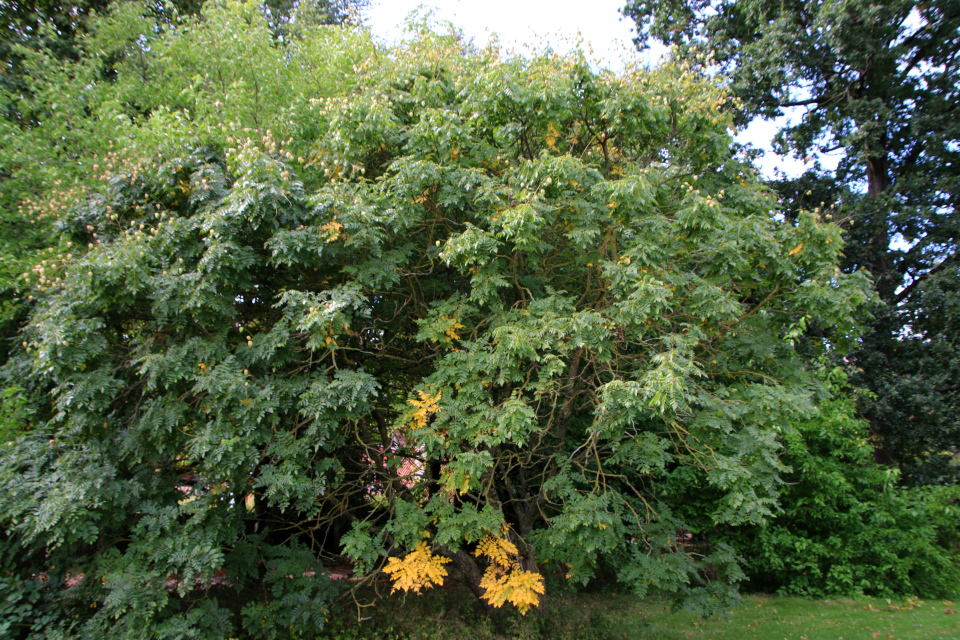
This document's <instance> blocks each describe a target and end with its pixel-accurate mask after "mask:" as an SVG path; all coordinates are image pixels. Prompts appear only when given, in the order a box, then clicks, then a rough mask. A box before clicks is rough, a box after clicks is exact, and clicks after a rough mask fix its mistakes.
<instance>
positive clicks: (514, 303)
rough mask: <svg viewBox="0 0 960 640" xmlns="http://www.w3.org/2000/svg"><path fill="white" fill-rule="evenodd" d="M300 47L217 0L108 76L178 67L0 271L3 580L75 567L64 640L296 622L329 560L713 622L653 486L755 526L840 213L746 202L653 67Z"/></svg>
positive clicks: (844, 288) (712, 566) (803, 404)
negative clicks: (11, 572) (40, 256)
mask: <svg viewBox="0 0 960 640" xmlns="http://www.w3.org/2000/svg"><path fill="white" fill-rule="evenodd" d="M112 20H114V21H113V22H110V21H108V22H107V23H105V24H109V25H115V26H117V28H120V27H119V26H118V25H122V24H127V22H124V21H125V20H130V21H131V22H130V24H135V23H136V20H138V18H136V16H133V17H131V16H129V15H126V14H120V13H118V14H116V15H115V16H114V17H113V18H112ZM124 29H126V27H124ZM125 32H126V33H136V32H138V31H137V29H134V30H133V31H125ZM140 33H141V34H142V31H141V32H140ZM312 33H314V36H313V37H306V36H305V37H304V38H303V39H298V40H296V42H295V43H291V44H290V45H289V48H284V47H277V46H276V44H275V43H274V42H273V40H272V38H271V36H270V34H269V30H268V28H267V27H266V25H265V23H264V22H263V19H262V15H261V14H260V13H259V11H258V10H255V8H252V7H251V6H248V5H230V6H228V7H227V8H224V9H219V8H218V9H216V10H212V11H211V13H209V14H207V16H206V18H205V20H204V21H203V22H201V23H197V24H196V25H195V27H194V28H191V29H190V30H184V31H183V32H182V33H181V34H179V35H176V36H174V35H164V34H159V35H157V36H156V38H157V40H156V41H152V44H151V46H150V49H149V51H146V50H143V49H142V47H139V45H137V50H135V54H136V55H131V57H130V59H129V64H130V67H129V70H130V71H131V72H132V75H131V78H130V79H129V84H127V83H126V82H127V81H125V80H123V79H117V80H116V81H115V82H114V83H112V84H111V85H110V91H118V92H119V93H118V94H111V95H124V93H123V92H125V91H126V92H129V93H127V94H126V95H127V96H128V97H129V96H130V95H131V93H132V92H133V91H134V90H135V88H136V87H139V85H138V84H137V81H136V74H137V73H139V68H138V67H137V66H136V65H137V59H138V58H140V56H141V54H142V55H143V56H147V57H149V58H151V59H153V60H154V63H152V64H155V65H156V66H155V67H151V68H154V69H155V70H156V71H157V72H158V73H159V72H161V71H163V72H165V73H169V74H172V76H176V77H187V78H195V82H194V85H193V86H192V87H191V88H189V89H181V90H180V91H179V92H178V93H176V92H174V91H173V90H172V87H173V84H172V82H171V83H164V82H160V83H158V85H156V86H155V93H150V92H145V93H144V95H143V97H142V100H143V101H144V102H142V103H141V104H148V103H149V101H150V100H155V101H156V102H155V103H154V104H155V107H153V108H152V109H151V110H150V111H149V113H144V114H143V115H142V119H143V122H141V123H139V124H137V125H126V124H125V125H124V126H125V128H126V129H125V135H126V137H121V140H123V141H124V145H125V149H124V151H123V152H122V154H120V155H118V156H117V157H118V158H120V157H123V158H131V159H132V161H131V162H126V163H123V165H122V166H120V165H118V164H114V165H113V166H110V165H106V169H102V168H101V169H99V171H100V173H99V174H98V175H94V176H91V177H90V179H91V186H90V187H89V188H88V189H86V190H85V191H83V192H80V193H78V194H76V197H70V198H67V197H66V196H64V200H63V210H62V211H58V212H57V214H56V215H55V216H54V218H55V229H56V232H57V233H58V234H59V243H60V244H59V245H58V247H60V251H59V253H58V254H57V255H56V258H55V259H50V260H48V262H46V263H41V264H39V265H38V267H37V269H35V270H34V271H33V272H32V273H31V274H29V275H28V277H27V280H26V282H27V283H28V284H29V286H31V287H32V289H31V295H33V296H34V298H35V304H34V306H33V308H32V310H31V314H30V319H29V323H28V325H27V326H26V327H25V329H24V330H23V332H22V336H21V340H22V343H23V347H22V349H18V350H17V352H16V354H15V355H14V357H12V358H11V361H10V362H9V363H8V366H7V372H8V375H19V376H22V377H23V378H24V379H25V381H26V384H27V385H28V386H29V389H30V390H31V393H32V394H33V395H32V398H33V399H34V402H36V403H37V406H38V415H40V416H42V419H38V420H37V421H36V424H33V425H31V427H30V429H29V430H27V431H26V432H25V433H24V434H23V435H22V436H21V437H19V438H18V440H17V441H16V444H15V446H13V447H11V448H9V449H7V450H4V452H3V457H2V459H0V513H2V514H3V526H4V528H5V529H6V530H7V531H8V535H9V539H10V541H11V544H13V545H16V546H18V547H19V548H22V549H24V550H27V551H29V553H26V554H25V555H24V557H23V558H22V561H21V563H20V565H19V567H20V568H19V569H18V570H20V571H21V573H24V572H26V571H30V572H32V573H33V574H39V573H41V572H42V573H45V574H47V575H49V576H61V577H62V578H63V579H64V580H66V578H68V577H70V576H78V575H80V574H82V576H83V578H82V579H81V580H80V581H79V584H78V585H77V586H75V587H73V588H71V589H59V590H55V591H54V594H53V595H54V597H53V602H52V604H51V605H50V607H51V610H53V611H56V612H57V613H58V616H60V617H58V618H57V619H58V620H60V621H61V622H63V623H64V624H67V623H69V625H72V626H71V628H72V629H73V631H69V630H66V631H64V633H65V634H68V633H73V634H74V635H75V636H81V637H108V638H109V637H117V638H121V637H141V636H146V637H154V636H155V637H184V636H186V635H189V634H194V635H196V636H197V637H229V636H230V635H231V634H239V633H243V634H245V635H246V636H249V637H263V638H274V637H297V636H298V635H300V634H307V633H313V632H314V631H316V630H317V629H319V628H320V627H321V626H322V624H323V618H324V616H325V615H326V611H327V607H328V606H329V603H330V600H331V598H332V597H333V596H334V594H335V590H334V588H333V585H331V584H330V581H329V580H328V579H327V578H326V576H325V571H324V570H323V569H322V567H321V566H320V564H319V562H320V560H322V559H326V560H329V561H333V560H339V559H340V554H341V553H346V554H347V555H348V557H350V558H351V559H352V560H353V561H354V562H355V563H356V564H355V566H356V568H357V569H358V570H359V571H360V572H361V573H363V574H366V575H363V576H359V577H363V578H369V577H372V576H374V575H376V572H377V571H378V570H380V569H381V568H383V567H384V566H385V565H386V563H387V562H388V558H389V559H390V560H393V561H394V562H393V565H392V566H394V567H396V566H401V565H402V566H408V565H409V567H408V568H411V567H412V569H414V570H416V569H417V567H420V566H424V565H425V564H430V565H431V566H434V565H436V566H439V565H441V564H447V562H448V561H449V565H448V566H450V568H451V574H452V573H454V569H455V570H456V574H457V575H458V576H459V577H460V578H461V579H462V580H463V581H464V582H465V583H467V584H468V586H469V587H470V588H471V589H472V591H473V592H474V594H475V595H477V596H478V597H480V598H484V596H485V595H487V594H486V587H485V586H484V585H490V584H501V583H502V584H508V583H509V589H508V590H509V593H510V594H511V595H510V596H509V597H510V601H511V602H518V603H522V605H523V606H524V607H526V606H527V605H529V604H531V603H534V602H537V598H536V596H535V595H534V593H539V591H538V590H537V588H538V587H539V585H541V584H542V579H541V576H540V575H539V573H538V572H539V570H540V569H539V567H541V566H546V567H554V568H557V569H560V570H561V571H562V572H563V574H564V575H565V576H566V577H565V578H564V579H565V580H567V581H570V582H580V583H582V582H585V581H588V580H589V579H590V578H591V577H592V576H593V575H594V573H595V571H596V567H597V565H598V562H599V561H600V560H604V559H606V560H611V561H615V562H616V563H617V566H618V578H619V580H620V581H621V582H622V583H623V584H624V585H625V586H626V587H628V588H630V589H632V590H633V591H635V592H637V593H645V592H647V591H651V590H652V591H664V592H670V593H677V594H679V595H680V596H681V597H682V598H683V599H684V602H685V604H686V606H687V607H688V608H690V609H691V610H694V611H697V612H698V613H700V614H703V615H709V614H710V613H711V612H713V611H718V610H721V609H723V608H724V607H726V606H728V605H729V604H730V603H731V602H732V601H733V600H734V599H735V594H734V590H735V585H736V582H737V581H738V580H739V578H740V576H741V573H740V570H739V568H738V567H737V564H736V560H735V557H734V555H733V553H732V552H731V551H730V550H729V549H728V548H725V547H718V548H717V549H715V550H714V552H713V553H712V554H711V555H709V556H708V557H706V558H700V557H699V556H698V555H696V554H692V553H688V552H686V551H685V549H684V548H683V546H682V545H678V544H677V534H678V530H680V529H681V528H682V527H683V524H682V522H681V521H680V520H679V519H678V518H676V517H675V516H674V515H672V514H673V512H674V511H675V508H676V506H677V505H671V504H670V503H669V501H667V500H663V499H661V498H660V496H659V495H658V492H657V491H656V489H655V486H656V483H657V482H658V481H659V480H660V479H662V478H663V477H664V476H665V475H667V474H668V473H673V472H675V471H676V470H677V469H686V468H692V469H699V470H701V471H702V472H703V474H704V478H705V482H706V483H708V484H709V486H711V487H713V488H714V489H715V490H716V491H717V493H718V496H719V505H720V506H719V508H718V509H717V510H716V513H715V518H716V520H717V521H718V522H723V523H730V524H742V523H759V522H761V521H762V520H763V519H764V518H765V517H766V516H768V515H769V514H770V513H771V512H772V511H773V510H774V509H775V508H776V496H777V492H778V490H779V488H780V485H781V480H780V478H779V475H780V474H781V473H783V472H784V471H785V470H786V469H785V467H784V466H783V464H782V463H781V462H780V461H779V459H778V454H779V451H780V446H781V445H780V443H779V441H778V438H777V434H778V433H779V432H780V430H782V428H783V427H785V425H787V424H788V423H790V422H795V421H797V420H799V419H801V418H802V417H803V416H805V415H808V414H809V413H810V412H811V411H812V405H811V403H810V400H811V395H812V392H813V390H814V389H815V388H816V381H815V380H813V379H812V378H811V376H810V375H809V374H808V373H807V372H806V370H805V368H804V366H803V361H802V359H801V357H800V356H799V354H798V353H797V347H796V345H795V344H794V342H795V340H794V339H793V338H792V337H791V336H795V334H796V331H795V327H797V326H798V323H800V322H802V319H804V318H812V319H815V320H816V321H817V322H820V323H822V324H823V325H826V326H831V327H834V330H835V335H836V336H838V339H839V337H843V338H847V339H849V338H851V337H852V336H854V335H855V333H854V326H853V324H852V321H851V318H852V316H853V314H854V312H855V311H856V309H857V308H858V306H859V305H860V304H861V303H862V301H863V300H864V299H865V281H864V278H863V277H862V276H860V275H857V274H853V275H846V274H843V273H841V272H840V271H839V270H838V269H837V264H836V263H837V260H838V258H839V256H840V254H841V250H842V243H841V241H840V235H839V230H838V229H837V228H836V227H835V226H833V225H832V224H830V223H829V222H826V221H824V220H822V219H820V218H819V217H818V216H816V215H812V214H809V215H803V216H800V217H799V218H798V219H797V220H795V221H783V220H778V219H777V217H776V216H774V215H772V213H771V212H772V211H773V210H774V205H775V202H774V199H773V197H772V196H771V194H770V193H769V192H767V191H766V190H764V189H763V187H762V186H761V185H760V184H759V183H758V182H757V180H756V178H755V176H754V174H753V172H752V171H750V170H749V169H748V168H747V167H745V166H743V165H742V164H740V163H739V162H738V161H736V159H735V158H734V157H733V156H732V154H731V151H730V146H731V143H730V138H729V134H728V125H729V124H730V123H729V120H728V119H726V118H725V117H723V116H721V115H718V109H719V106H720V105H721V104H722V102H723V101H724V100H725V99H726V97H725V95H724V93H723V92H722V91H721V90H720V89H719V88H717V87H716V86H714V85H712V84H709V83H704V82H702V81H699V80H697V79H696V78H695V77H694V76H693V75H691V74H690V72H689V71H690V69H689V67H687V66H686V65H684V64H679V63H677V64H667V65H665V66H664V67H662V68H661V69H658V70H655V71H647V70H643V69H639V68H638V69H632V70H630V71H628V72H627V73H625V74H623V75H621V76H616V75H613V74H609V73H595V72H593V71H591V70H590V69H589V68H588V67H587V65H586V64H585V63H584V62H583V60H582V59H580V58H578V57H572V58H561V57H556V56H546V55H545V56H540V57H536V58H534V59H533V60H523V59H514V58H505V57H503V56H501V55H500V53H499V52H498V51H496V50H484V51H481V52H475V51H472V50H471V49H470V48H469V47H467V46H466V45H465V44H464V43H463V42H462V41H461V40H460V39H459V38H458V37H457V36H456V34H450V35H436V34H434V33H431V32H430V31H429V30H427V29H426V28H423V32H422V33H420V34H419V35H418V36H417V37H415V38H414V39H413V40H412V41H411V42H410V43H409V44H407V45H404V46H403V47H401V48H399V49H396V50H394V51H390V52H380V53H379V54H377V55H376V56H373V55H370V54H371V53H372V49H371V47H370V44H369V42H368V41H367V40H366V39H365V37H364V36H363V35H362V34H358V33H354V32H350V31H339V30H337V31H334V30H316V31H314V32H312ZM148 37H153V36H148ZM90 51H96V48H95V47H94V46H92V45H91V48H90ZM210 51H214V53H210ZM254 53H255V54H256V55H254ZM261 53H262V54H263V55H262V57H261V56H260V54H261ZM240 54H243V55H242V56H241V55H240ZM97 55H98V54H97ZM211 56H213V57H211ZM344 65H348V67H347V68H348V69H349V78H346V79H344V78H343V68H344ZM121 67H122V65H121ZM121 75H122V74H121ZM224 78H226V79H224ZM298 83H299V84H298ZM137 91H140V90H139V89H137ZM338 92H339V93H338ZM334 94H336V95H334ZM138 99H140V98H139V94H138ZM178 101H181V102H178ZM217 102H223V103H224V104H229V105H231V106H230V109H231V111H230V117H229V118H225V117H222V116H221V114H220V112H219V111H218V109H221V108H224V107H223V106H222V105H218V104H217ZM168 103H169V104H168ZM111 104H112V105H120V104H125V103H124V102H123V101H114V102H109V101H105V102H103V103H101V107H102V108H104V109H108V111H107V112H110V111H109V109H115V108H118V107H115V106H110V107H109V108H108V106H107V105H111ZM170 105H181V106H180V107H178V108H180V109H182V111H181V112H179V113H178V112H177V111H175V110H174V109H173V107H171V106H170ZM113 113H116V111H113ZM186 114H190V118H191V119H189V120H188V119H187V118H186ZM230 118H232V119H230ZM185 122H186V123H185ZM91 126H92V125H91ZM268 129H269V130H268ZM113 162H119V160H116V161H113ZM821 346H824V345H821ZM44 394H47V395H44ZM492 539H493V540H494V542H495V544H494V543H493V542H491V540H492ZM482 540H486V541H487V546H486V547H485V548H486V549H487V552H490V550H491V549H492V548H499V549H500V550H501V555H504V558H505V560H504V559H503V558H501V559H500V560H498V562H500V561H502V562H503V565H502V566H501V565H497V566H494V564H489V563H488V562H487V561H486V560H483V559H480V558H479V556H480V555H483V554H479V553H477V552H478V551H479V549H478V548H477V544H478V543H479V542H481V541H482ZM308 549H309V551H307V550H308ZM415 550H416V553H417V554H419V555H418V556H417V557H419V558H421V559H422V560H425V562H421V563H420V564H416V563H413V562H410V563H404V562H402V561H400V560H398V558H399V557H402V556H407V554H408V553H410V552H414V551H415ZM494 555H495V557H497V558H500V555H498V554H494ZM492 562H493V561H491V563H492ZM28 565H29V568H27V567H28ZM498 567H499V570H501V572H503V575H500V574H498V573H497V570H498ZM505 567H508V568H509V573H507V571H508V569H507V568H505ZM484 569H486V573H485V574H484V578H483V580H481V578H480V576H481V573H484ZM444 573H445V571H434V572H433V573H432V574H431V575H430V579H429V580H426V581H425V580H423V576H420V575H413V574H412V573H411V572H410V571H408V572H405V575H406V577H405V578H404V579H405V580H406V581H407V582H406V583H405V584H410V585H414V584H416V585H418V586H429V584H425V582H431V581H432V582H439V581H440V580H441V579H442V576H443V574H444ZM505 581H506V582H505ZM224 582H225V583H226V585H229V586H226V585H225V584H223V583H224ZM501 586H502V585H501ZM234 590H235V591H236V592H239V596H238V595H236V593H235V592H234ZM528 591H529V592H528ZM530 592H532V593H530ZM505 593H507V591H503V593H501V594H500V596H503V595H504V594H505ZM487 600H488V602H491V601H493V600H494V598H488V599H487ZM503 600H504V598H503V597H500V598H499V600H496V602H503ZM91 603H93V604H96V605H97V606H96V607H92V608H91V607H90V604H91ZM35 631H37V632H38V633H39V629H37V630H35Z"/></svg>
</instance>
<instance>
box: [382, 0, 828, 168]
mask: <svg viewBox="0 0 960 640" xmlns="http://www.w3.org/2000/svg"><path fill="white" fill-rule="evenodd" d="M624 4H625V0H592V2H589V3H577V4H574V3H572V2H571V3H570V4H566V3H564V2H547V1H545V0H512V1H510V0H483V1H477V0H432V1H431V0H426V1H424V0H371V3H370V7H369V8H368V9H367V10H366V11H365V21H364V22H365V23H366V24H367V26H369V27H370V29H371V30H372V32H373V34H374V36H375V37H377V38H378V39H380V40H382V41H384V42H386V43H390V42H396V41H397V40H399V39H401V38H402V37H403V23H404V20H405V19H406V17H407V16H408V15H409V14H410V13H411V12H413V11H416V10H417V9H418V7H420V8H421V9H420V10H421V11H423V10H432V11H433V15H434V18H435V19H436V20H439V21H449V22H451V23H453V25H454V26H456V27H457V28H459V29H462V30H463V32H464V34H465V35H466V36H467V37H468V38H471V39H472V40H473V41H474V42H475V44H477V45H478V46H481V47H482V46H484V45H485V44H487V43H488V42H489V40H490V37H491V35H493V34H497V35H498V37H499V40H500V44H501V46H502V47H503V48H504V49H506V50H510V49H513V50H515V51H516V52H518V53H525V52H529V51H531V50H537V49H542V48H544V47H545V46H548V45H549V46H550V47H551V48H553V49H554V50H556V51H558V52H566V51H570V50H572V49H573V48H575V47H576V46H577V43H578V42H582V48H583V49H584V50H585V51H587V52H588V58H589V59H594V60H596V61H597V63H598V64H599V66H602V67H606V68H609V69H612V70H618V69H622V68H623V67H624V65H623V60H624V59H627V60H636V59H637V58H638V57H639V58H640V59H641V60H643V61H645V62H648V63H651V64H654V63H656V61H657V60H658V59H659V57H660V56H662V55H664V49H663V47H660V46H656V48H655V49H653V51H651V52H647V53H645V54H640V53H638V52H637V51H636V50H635V48H634V46H633V43H632V38H633V37H634V36H635V35H636V30H635V29H634V23H633V21H632V20H629V19H627V18H624V17H623V16H622V15H621V14H620V9H621V8H622V7H623V5H624ZM565 7H569V8H568V9H567V8H565ZM590 52H592V55H589V53H590ZM777 128H778V126H777V124H775V123H774V122H754V123H753V124H752V125H751V126H750V127H749V128H748V129H747V130H746V131H744V132H742V133H740V134H739V135H738V136H737V140H738V141H739V142H751V143H753V145H754V146H756V147H758V148H761V149H765V150H766V153H765V155H764V157H763V159H762V160H761V162H760V170H761V171H762V172H763V174H764V175H766V176H768V177H772V176H773V174H774V172H775V171H776V170H778V169H779V170H781V171H784V172H785V173H786V174H787V175H788V176H796V175H799V174H800V173H802V172H803V170H804V166H805V165H804V163H803V162H802V161H800V160H797V159H795V158H784V157H781V156H777V155H776V154H774V153H773V152H772V151H770V150H769V149H770V144H769V141H770V138H771V137H772V136H773V134H774V133H775V132H776V130H777ZM821 161H822V162H823V164H824V166H825V167H826V168H831V169H832V168H833V166H834V164H835V161H834V162H831V159H830V158H822V159H821ZM806 166H808V167H809V166H810V165H809V164H808V165H806Z"/></svg>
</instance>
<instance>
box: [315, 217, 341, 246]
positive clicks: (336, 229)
mask: <svg viewBox="0 0 960 640" xmlns="http://www.w3.org/2000/svg"><path fill="white" fill-rule="evenodd" d="M320 230H321V231H323V232H324V235H325V236H326V241H327V242H333V241H335V240H336V239H337V238H339V237H340V231H342V230H343V225H342V224H340V223H339V222H337V221H336V220H334V221H333V222H328V223H327V224H325V225H323V226H322V227H320Z"/></svg>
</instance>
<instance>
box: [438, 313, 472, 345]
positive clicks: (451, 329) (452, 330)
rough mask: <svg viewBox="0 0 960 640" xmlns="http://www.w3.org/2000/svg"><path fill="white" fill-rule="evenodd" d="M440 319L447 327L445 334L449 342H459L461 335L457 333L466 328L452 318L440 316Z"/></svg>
mask: <svg viewBox="0 0 960 640" xmlns="http://www.w3.org/2000/svg"><path fill="white" fill-rule="evenodd" d="M440 319H441V320H442V321H443V322H444V323H445V324H446V325H447V328H446V329H445V330H444V333H446V334H447V341H452V340H459V339H460V335H459V334H458V333H457V329H465V328H466V327H464V326H463V325H462V324H460V322H459V321H458V320H457V319H456V318H451V317H450V316H440Z"/></svg>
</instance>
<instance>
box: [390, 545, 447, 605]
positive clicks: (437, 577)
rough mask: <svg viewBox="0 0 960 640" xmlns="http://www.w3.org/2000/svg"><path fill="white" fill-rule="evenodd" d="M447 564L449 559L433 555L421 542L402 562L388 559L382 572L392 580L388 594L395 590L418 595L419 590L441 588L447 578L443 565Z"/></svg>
mask: <svg viewBox="0 0 960 640" xmlns="http://www.w3.org/2000/svg"><path fill="white" fill-rule="evenodd" d="M448 562H450V559H449V558H442V557H440V556H435V555H433V554H432V553H431V552H430V547H429V546H428V545H427V543H426V542H423V541H421V542H420V544H418V545H417V548H416V549H414V550H413V551H411V552H410V553H408V554H407V555H406V557H405V558H404V559H403V560H398V559H396V558H390V559H389V560H388V561H387V566H386V567H384V568H383V571H384V573H387V574H389V575H390V577H391V579H392V580H393V589H392V590H391V591H390V593H393V592H394V591H396V590H397V589H403V590H404V591H413V592H414V593H420V589H429V588H430V587H432V586H433V585H438V586H442V585H443V579H444V578H445V577H446V576H447V570H446V569H444V567H443V565H444V564H446V563H448Z"/></svg>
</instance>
